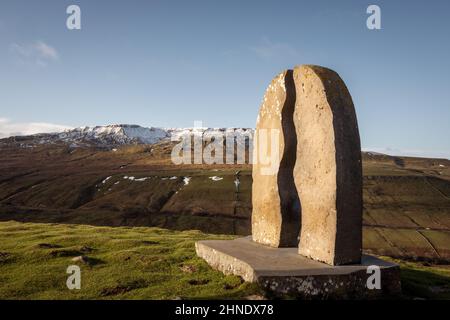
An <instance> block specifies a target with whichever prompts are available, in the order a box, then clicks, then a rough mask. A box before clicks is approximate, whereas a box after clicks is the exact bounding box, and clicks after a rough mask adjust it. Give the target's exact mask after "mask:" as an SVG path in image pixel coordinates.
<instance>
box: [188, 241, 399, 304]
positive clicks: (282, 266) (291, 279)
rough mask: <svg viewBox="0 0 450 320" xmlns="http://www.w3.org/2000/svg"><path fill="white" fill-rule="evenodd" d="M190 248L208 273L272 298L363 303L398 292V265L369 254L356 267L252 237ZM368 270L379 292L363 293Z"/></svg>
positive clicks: (206, 243)
mask: <svg viewBox="0 0 450 320" xmlns="http://www.w3.org/2000/svg"><path fill="white" fill-rule="evenodd" d="M195 247H196V251H197V255H198V256H199V257H201V258H203V259H204V260H206V262H208V264H209V265H211V266H212V267H213V268H215V269H218V270H220V271H222V272H223V273H225V274H234V275H238V276H241V277H242V278H243V279H244V280H245V281H249V282H258V283H259V284H260V285H261V286H262V287H263V288H264V289H265V290H266V292H267V293H268V294H269V295H271V296H274V297H297V298H306V299H312V298H332V299H367V298H380V297H388V296H392V295H397V294H399V293H400V291H401V287H400V268H399V266H398V265H397V264H394V263H391V262H387V261H384V260H381V259H379V258H376V257H373V256H369V255H363V258H362V262H361V264H358V265H344V266H330V265H327V264H325V263H322V262H318V261H314V260H311V259H308V258H306V257H304V256H301V255H299V254H298V249H297V248H271V247H267V246H264V245H261V244H258V243H256V242H254V241H252V239H251V237H245V238H239V239H235V240H205V241H199V242H197V243H196V244H195ZM369 266H378V267H379V270H380V284H381V289H368V288H367V280H368V278H369V277H371V276H372V274H373V272H370V273H367V268H368V267H369ZM371 279H373V276H372V278H371ZM370 283H373V281H370Z"/></svg>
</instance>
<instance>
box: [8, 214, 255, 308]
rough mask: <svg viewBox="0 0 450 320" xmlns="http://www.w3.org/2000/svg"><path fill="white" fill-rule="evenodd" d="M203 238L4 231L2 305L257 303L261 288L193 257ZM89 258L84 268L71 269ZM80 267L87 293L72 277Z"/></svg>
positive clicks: (42, 227)
mask: <svg viewBox="0 0 450 320" xmlns="http://www.w3.org/2000/svg"><path fill="white" fill-rule="evenodd" d="M213 238H214V239H227V238H230V236H218V235H214V236H213V235H208V234H204V233H201V232H199V231H183V232H179V231H170V230H166V229H159V228H144V227H137V228H129V227H119V228H111V227H92V226H82V225H59V224H58V225H56V224H52V225H49V224H29V223H25V224H24V223H17V222H2V223H0V243H1V245H0V299H6V298H7V299H118V298H120V299H180V298H181V299H188V298H190V299H198V298H202V299H206V298H225V299H230V298H246V297H249V296H250V298H251V295H255V294H257V293H258V289H257V288H256V287H255V285H252V284H249V283H243V282H242V281H241V279H240V278H239V277H236V276H224V275H222V273H220V272H217V271H214V270H212V269H211V268H210V267H209V266H208V265H207V264H206V263H205V262H204V261H203V260H201V259H200V258H197V256H196V255H195V249H194V243H195V241H197V240H200V239H213ZM79 256H83V257H84V258H83V261H81V262H80V261H76V262H74V261H72V259H73V258H74V257H79ZM69 265H79V266H80V267H81V272H82V273H81V275H82V277H81V279H82V280H81V281H82V284H81V286H82V288H81V290H68V289H67V287H66V279H67V277H68V276H69V275H68V274H66V269H67V267H68V266H69Z"/></svg>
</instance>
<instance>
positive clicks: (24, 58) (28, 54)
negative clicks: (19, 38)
mask: <svg viewBox="0 0 450 320" xmlns="http://www.w3.org/2000/svg"><path fill="white" fill-rule="evenodd" d="M9 49H10V52H11V54H12V55H13V56H14V58H15V59H16V62H18V63H19V64H21V65H36V66H40V67H45V66H47V65H48V63H49V62H52V61H57V60H59V53H58V51H57V50H56V49H55V48H54V47H52V46H50V45H48V44H47V43H45V42H43V41H36V42H33V43H31V44H18V43H12V44H11V45H10V47H9Z"/></svg>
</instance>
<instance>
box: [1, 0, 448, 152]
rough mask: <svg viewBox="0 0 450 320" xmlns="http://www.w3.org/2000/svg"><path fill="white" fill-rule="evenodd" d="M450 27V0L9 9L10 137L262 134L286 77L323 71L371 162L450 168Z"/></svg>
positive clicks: (12, 4) (4, 72) (6, 130)
mask: <svg viewBox="0 0 450 320" xmlns="http://www.w3.org/2000/svg"><path fill="white" fill-rule="evenodd" d="M70 4H77V5H79V6H80V8H81V12H82V18H81V19H82V29H81V30H77V31H71V30H68V29H67V28H66V18H67V16H68V15H67V14H66V8H67V6H68V5H70ZM370 4H377V5H379V6H380V8H381V26H382V29H381V30H368V29H367V27H366V19H367V17H368V14H367V13H366V9H367V7H368V6H369V5H370ZM449 16H450V2H449V1H445V0H443V1H437V0H436V1H432V2H430V1H375V0H373V1H363V0H354V1H350V0H342V1H333V0H330V1H299V0H296V1H264V0H263V1H256V0H255V1H232V0H227V1H194V0H191V1H167V0H166V1H101V0H96V1H75V0H73V1H64V0H48V1H46V0H41V1H22V0H2V1H1V2H0V134H2V135H3V136H5V135H8V134H11V133H19V132H22V133H27V132H31V131H33V130H34V131H36V130H38V131H39V130H40V131H45V130H53V129H55V128H61V127H64V126H69V127H76V126H84V125H101V124H112V123H134V124H140V125H143V126H158V127H190V126H193V124H194V121H195V120H202V121H203V124H204V125H205V126H211V127H231V126H235V127H254V125H255V121H256V116H257V113H258V109H259V104H260V102H261V99H262V96H263V94H264V91H265V89H266V87H267V85H268V84H269V83H270V81H271V79H272V77H273V76H275V74H277V73H278V72H280V71H281V70H283V69H286V68H292V67H293V66H295V65H298V64H318V65H323V66H327V67H329V68H332V69H334V70H336V71H337V72H338V73H339V74H340V75H341V77H342V78H343V79H344V81H345V82H346V83H347V86H348V87H349V90H350V93H351V94H352V96H353V100H354V103H355V107H356V111H357V116H358V121H359V127H360V132H361V140H362V145H363V147H364V148H365V149H372V150H375V151H384V152H390V153H393V154H411V155H424V156H443V157H447V158H450V139H449V137H450V125H449V122H450V77H449V73H450V59H449V57H450V41H449V40H448V37H449V34H450V22H449V21H450V20H449V18H448V17H449Z"/></svg>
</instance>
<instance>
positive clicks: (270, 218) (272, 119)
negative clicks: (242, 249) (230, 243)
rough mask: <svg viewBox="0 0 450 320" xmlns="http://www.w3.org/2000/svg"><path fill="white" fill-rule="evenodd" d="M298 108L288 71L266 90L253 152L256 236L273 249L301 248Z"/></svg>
mask: <svg viewBox="0 0 450 320" xmlns="http://www.w3.org/2000/svg"><path fill="white" fill-rule="evenodd" d="M294 106H295V86H294V79H293V71H292V70H287V71H284V72H282V73H280V74H279V75H278V76H276V77H275V78H274V79H273V80H272V82H271V84H270V85H269V87H268V88H267V90H266V93H265V95H264V100H263V102H262V105H261V108H260V111H259V115H258V118H257V123H256V130H255V140H254V149H253V151H254V154H253V172H252V174H253V184H252V206H253V209H252V210H253V211H252V236H253V240H254V241H256V242H259V243H262V244H265V245H268V246H271V247H295V246H297V244H298V234H299V227H300V221H299V220H300V215H299V200H298V193H297V190H296V188H295V184H294V177H293V169H294V165H295V154H296V144H297V138H296V135H295V127H294V122H293V114H294Z"/></svg>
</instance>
